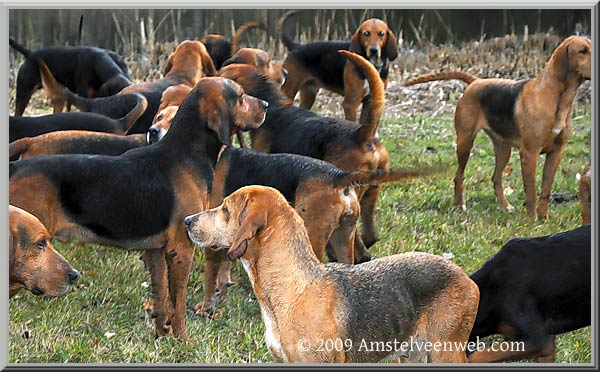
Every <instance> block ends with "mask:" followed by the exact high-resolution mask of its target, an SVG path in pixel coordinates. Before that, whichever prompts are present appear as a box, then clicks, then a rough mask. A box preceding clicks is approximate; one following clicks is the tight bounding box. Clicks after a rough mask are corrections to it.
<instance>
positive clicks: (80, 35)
mask: <svg viewBox="0 0 600 372" xmlns="http://www.w3.org/2000/svg"><path fill="white" fill-rule="evenodd" d="M82 36H83V13H81V15H80V16H79V27H78V28H77V45H81V42H82V40H83V38H82Z"/></svg>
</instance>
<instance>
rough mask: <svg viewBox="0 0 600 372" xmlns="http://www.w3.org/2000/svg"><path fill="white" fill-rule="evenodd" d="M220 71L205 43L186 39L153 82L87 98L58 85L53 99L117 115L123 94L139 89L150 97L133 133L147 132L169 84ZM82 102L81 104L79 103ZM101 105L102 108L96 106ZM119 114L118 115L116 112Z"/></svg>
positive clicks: (192, 82) (191, 84)
mask: <svg viewBox="0 0 600 372" xmlns="http://www.w3.org/2000/svg"><path fill="white" fill-rule="evenodd" d="M216 74H217V71H216V69H215V66H214V65H213V62H212V60H211V58H210V55H209V54H208V52H207V51H206V48H205V47H204V44H202V43H201V42H199V41H194V40H185V41H182V42H181V43H179V45H177V48H176V49H175V51H174V52H173V53H172V54H171V55H170V56H169V59H168V60H167V64H166V66H165V70H164V77H163V78H161V79H158V80H155V81H152V82H140V83H137V84H133V85H130V86H128V87H126V88H125V89H123V90H121V91H120V92H119V94H118V95H116V96H113V97H105V98H92V99H85V98H83V97H78V95H77V94H75V93H73V92H71V93H66V90H67V89H66V88H65V87H62V86H60V85H57V87H56V89H55V90H54V91H55V95H57V96H54V97H53V100H66V101H67V102H69V103H72V104H73V105H74V106H76V107H77V108H79V109H80V110H82V111H91V110H90V108H93V109H94V110H102V113H103V114H105V115H107V116H110V117H113V118H114V117H115V116H116V115H119V114H120V113H121V112H122V111H123V106H124V105H125V103H124V102H123V98H122V97H119V96H121V95H125V94H128V93H139V94H141V95H143V96H144V97H145V98H146V100H147V101H148V108H147V109H146V111H145V112H144V113H143V115H142V116H141V117H140V118H139V119H138V120H137V121H136V122H135V124H134V125H133V127H132V128H131V130H130V133H146V132H147V131H148V128H149V127H150V125H151V124H152V120H153V119H154V116H155V115H156V113H157V111H158V107H159V106H160V100H161V98H162V93H163V92H164V90H165V89H167V88H168V87H170V86H173V85H178V84H185V85H187V86H189V87H194V86H195V85H196V83H197V82H198V81H199V80H200V79H201V78H202V77H203V76H205V75H206V76H214V75H216ZM80 106H81V107H80ZM98 106H100V108H97V107H98ZM117 117H118V116H117Z"/></svg>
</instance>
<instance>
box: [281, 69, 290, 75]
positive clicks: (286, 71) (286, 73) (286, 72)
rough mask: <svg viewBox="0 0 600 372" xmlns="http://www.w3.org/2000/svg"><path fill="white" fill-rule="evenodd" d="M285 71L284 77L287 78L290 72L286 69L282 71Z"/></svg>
mask: <svg viewBox="0 0 600 372" xmlns="http://www.w3.org/2000/svg"><path fill="white" fill-rule="evenodd" d="M281 70H282V71H283V77H287V76H288V70H286V69H285V68H282V69H281Z"/></svg>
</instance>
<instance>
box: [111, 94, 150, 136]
mask: <svg viewBox="0 0 600 372" xmlns="http://www.w3.org/2000/svg"><path fill="white" fill-rule="evenodd" d="M131 95H133V96H136V97H137V103H136V104H135V106H134V107H133V109H131V111H129V112H128V113H127V115H125V116H123V117H122V118H120V119H118V120H119V122H120V123H121V125H122V128H123V132H124V133H127V132H128V131H129V130H130V129H131V127H133V124H135V122H136V121H137V119H139V117H140V116H142V114H143V113H144V112H145V111H146V109H147V108H148V100H147V99H146V97H144V96H143V95H141V94H139V93H131Z"/></svg>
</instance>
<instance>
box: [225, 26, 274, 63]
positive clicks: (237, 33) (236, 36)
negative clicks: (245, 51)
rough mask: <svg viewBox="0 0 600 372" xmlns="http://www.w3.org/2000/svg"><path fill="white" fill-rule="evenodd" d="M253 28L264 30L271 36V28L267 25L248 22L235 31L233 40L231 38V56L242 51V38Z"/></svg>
mask: <svg viewBox="0 0 600 372" xmlns="http://www.w3.org/2000/svg"><path fill="white" fill-rule="evenodd" d="M252 28H260V29H261V30H264V31H265V32H266V33H267V35H268V34H269V28H268V27H267V25H265V24H264V23H262V22H247V23H244V24H243V25H241V26H240V27H238V29H237V30H235V34H233V38H231V54H232V55H233V54H235V52H237V51H238V50H239V49H240V39H241V38H242V35H243V34H245V33H246V31H248V30H250V29H252Z"/></svg>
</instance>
